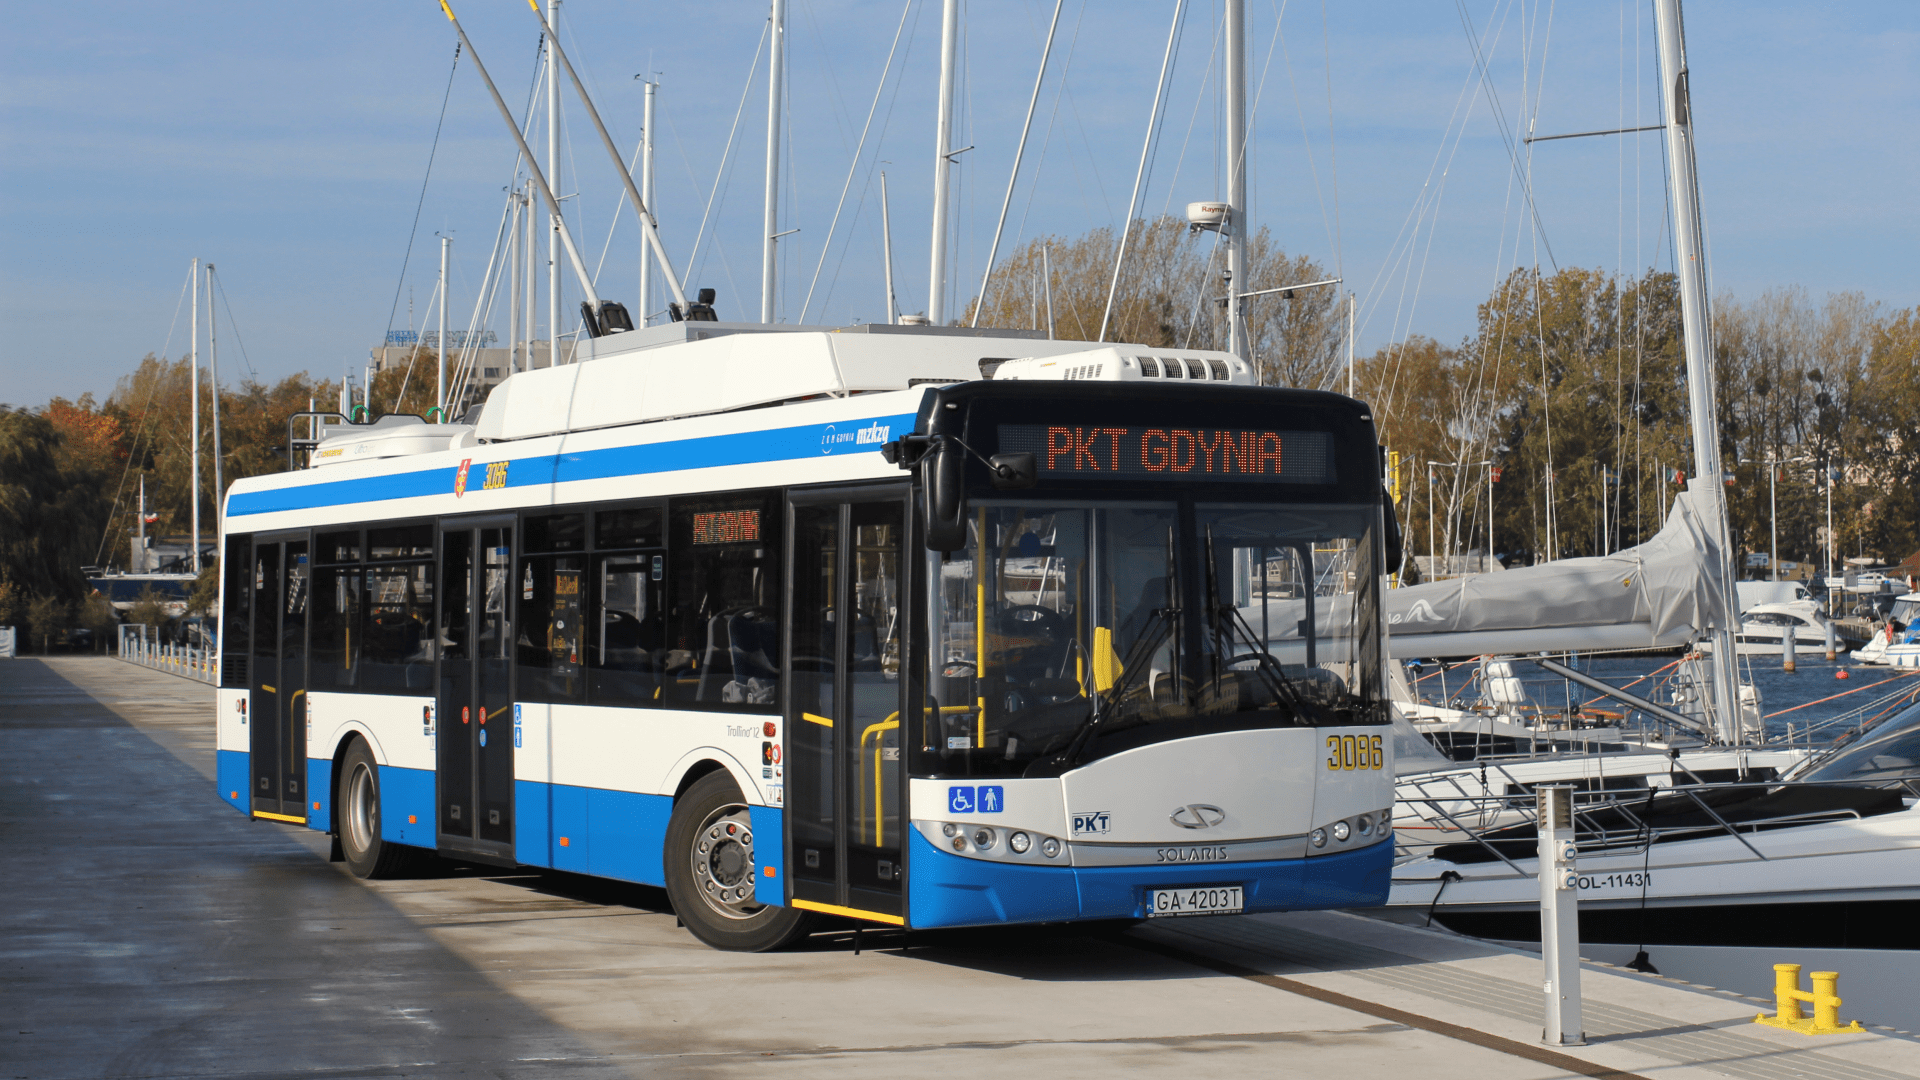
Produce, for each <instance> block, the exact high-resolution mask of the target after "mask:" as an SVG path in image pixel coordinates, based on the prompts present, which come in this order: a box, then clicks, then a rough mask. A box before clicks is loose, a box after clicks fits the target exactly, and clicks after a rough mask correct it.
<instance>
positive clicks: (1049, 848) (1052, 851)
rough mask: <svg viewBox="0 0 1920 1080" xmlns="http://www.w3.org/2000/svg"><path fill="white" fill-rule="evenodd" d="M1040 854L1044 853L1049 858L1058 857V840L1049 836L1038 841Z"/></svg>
mask: <svg viewBox="0 0 1920 1080" xmlns="http://www.w3.org/2000/svg"><path fill="white" fill-rule="evenodd" d="M1040 854H1042V855H1045V856H1046V857H1047V858H1049V859H1053V858H1058V857H1059V855H1060V841H1058V840H1055V839H1054V838H1053V837H1051V836H1049V837H1047V838H1046V839H1045V840H1042V841H1040Z"/></svg>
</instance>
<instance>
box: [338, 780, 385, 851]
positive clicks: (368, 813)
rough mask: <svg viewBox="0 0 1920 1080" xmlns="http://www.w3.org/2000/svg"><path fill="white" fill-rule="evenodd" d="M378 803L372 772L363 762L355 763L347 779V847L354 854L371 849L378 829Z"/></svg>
mask: <svg viewBox="0 0 1920 1080" xmlns="http://www.w3.org/2000/svg"><path fill="white" fill-rule="evenodd" d="M377 805H378V802H377V800H376V798H375V790H374V782H373V770H372V769H370V768H368V767H367V764H366V763H365V762H355V763H354V767H353V775H352V776H350V777H348V778H347V807H346V810H347V813H346V825H347V829H346V832H347V846H348V847H350V848H351V849H352V850H353V851H355V852H365V851H367V850H369V849H371V848H372V847H373V837H374V831H375V829H376V828H377V827H378V826H377V824H376V823H377V821H378V818H377V817H376V815H377V814H378V812H379V811H378V810H377V809H376V807H377Z"/></svg>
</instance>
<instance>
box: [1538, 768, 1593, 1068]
mask: <svg viewBox="0 0 1920 1080" xmlns="http://www.w3.org/2000/svg"><path fill="white" fill-rule="evenodd" d="M1534 796H1535V798H1537V799H1538V800H1539V822H1540V827H1539V835H1540V840H1539V843H1540V850H1539V857H1540V874H1539V878H1540V956H1541V959H1542V960H1543V961H1544V962H1545V966H1546V979H1545V981H1544V983H1543V984H1542V987H1541V988H1542V989H1543V990H1544V991H1545V993H1546V1014H1547V1017H1546V1027H1545V1029H1544V1030H1543V1031H1542V1032H1541V1035H1540V1038H1541V1041H1542V1042H1545V1043H1547V1044H1548V1045H1549V1046H1585V1045H1586V1043H1587V1035H1586V1027H1585V1025H1583V1024H1582V1023H1581V1021H1580V871H1579V869H1578V868H1577V867H1576V866H1575V865H1574V856H1575V855H1576V854H1577V853H1578V849H1577V848H1576V847H1575V846H1574V830H1573V788H1571V787H1566V786H1554V787H1538V788H1535V789H1534Z"/></svg>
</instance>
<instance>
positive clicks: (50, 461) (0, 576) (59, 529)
mask: <svg viewBox="0 0 1920 1080" xmlns="http://www.w3.org/2000/svg"><path fill="white" fill-rule="evenodd" d="M63 456H65V455H64V453H63V449H62V440H61V433H60V430H59V428H57V427H56V426H55V425H54V423H53V422H52V421H51V420H49V419H48V418H47V417H46V416H43V415H41V414H39V413H34V412H28V411H26V410H23V409H13V408H9V407H7V406H0V582H5V583H7V584H9V585H10V586H11V587H12V588H13V589H14V590H16V591H17V592H18V593H19V594H21V595H22V596H30V597H35V598H41V597H44V598H51V599H54V600H57V601H59V602H62V603H71V602H73V601H76V600H78V599H79V598H80V597H81V596H82V595H84V593H85V590H86V578H85V577H84V575H83V574H82V573H81V566H82V565H83V563H84V562H85V561H86V553H89V552H91V551H92V549H93V541H94V540H95V539H96V538H98V536H99V535H100V527H101V525H102V524H104V521H105V518H106V512H107V504H106V501H105V500H104V499H103V497H102V496H101V494H100V487H99V477H98V475H97V474H96V473H95V472H94V471H93V470H91V469H90V468H88V467H86V466H84V465H72V464H70V465H69V467H67V468H63V467H62V459H63ZM28 617H29V618H32V615H31V614H30V613H28Z"/></svg>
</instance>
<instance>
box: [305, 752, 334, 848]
mask: <svg viewBox="0 0 1920 1080" xmlns="http://www.w3.org/2000/svg"><path fill="white" fill-rule="evenodd" d="M307 801H308V802H309V803H312V804H313V805H312V806H311V807H309V808H308V810H307V828H309V829H312V830H314V831H315V832H332V831H333V759H332V758H313V757H310V758H308V759H307Z"/></svg>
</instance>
